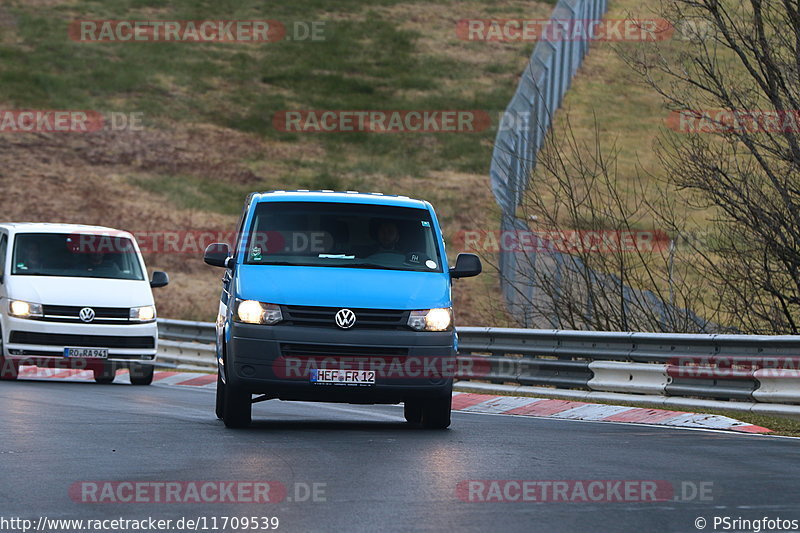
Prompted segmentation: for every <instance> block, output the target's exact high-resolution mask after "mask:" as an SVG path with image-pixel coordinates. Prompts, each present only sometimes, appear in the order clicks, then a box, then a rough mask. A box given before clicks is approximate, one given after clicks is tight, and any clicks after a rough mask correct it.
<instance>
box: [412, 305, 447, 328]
mask: <svg viewBox="0 0 800 533" xmlns="http://www.w3.org/2000/svg"><path fill="white" fill-rule="evenodd" d="M408 325H409V327H411V328H412V329H415V330H417V331H450V330H451V329H453V309H452V308H450V307H447V308H438V309H423V310H420V311H411V314H410V315H409V317H408Z"/></svg>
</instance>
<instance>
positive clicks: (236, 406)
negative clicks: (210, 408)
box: [222, 383, 253, 428]
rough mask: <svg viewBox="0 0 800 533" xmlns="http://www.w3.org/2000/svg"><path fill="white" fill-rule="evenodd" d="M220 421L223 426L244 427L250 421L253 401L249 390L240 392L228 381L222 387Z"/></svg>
mask: <svg viewBox="0 0 800 533" xmlns="http://www.w3.org/2000/svg"><path fill="white" fill-rule="evenodd" d="M223 398H224V400H223V402H224V403H223V405H222V421H223V422H225V427H229V428H246V427H247V426H249V425H250V422H251V421H252V418H251V417H252V411H253V402H252V395H251V394H250V393H249V392H242V391H240V390H239V389H237V388H236V387H234V386H233V385H231V384H230V383H228V384H226V385H225V387H224V389H223Z"/></svg>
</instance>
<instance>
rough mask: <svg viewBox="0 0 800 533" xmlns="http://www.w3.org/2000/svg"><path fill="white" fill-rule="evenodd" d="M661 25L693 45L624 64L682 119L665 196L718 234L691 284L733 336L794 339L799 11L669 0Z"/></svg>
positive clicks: (792, 6) (799, 240) (699, 251)
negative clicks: (705, 292) (701, 287)
mask: <svg viewBox="0 0 800 533" xmlns="http://www.w3.org/2000/svg"><path fill="white" fill-rule="evenodd" d="M663 16H664V17H665V18H667V19H668V20H670V21H671V22H672V23H673V26H675V27H677V28H681V29H683V31H684V33H685V34H687V35H689V36H690V37H691V38H692V39H691V40H690V42H687V43H686V45H685V46H684V47H683V48H682V49H681V50H680V51H679V52H678V53H677V54H674V53H670V54H667V53H665V52H664V51H663V50H662V49H660V48H658V47H641V48H640V49H638V50H637V51H636V53H633V54H627V55H626V60H627V61H628V63H629V65H630V66H632V67H633V69H634V70H635V71H636V72H637V73H638V74H639V75H640V76H641V78H642V80H643V81H644V83H646V84H647V85H648V86H650V87H651V88H653V89H654V90H656V91H657V92H658V93H659V94H660V95H661V96H662V97H663V98H664V100H665V102H666V104H667V106H668V108H669V109H671V110H672V111H673V112H674V113H677V114H678V115H677V116H678V117H679V120H678V122H677V125H678V128H677V129H679V130H680V131H679V132H678V133H667V134H665V135H664V136H663V138H662V140H661V142H660V144H659V147H658V154H659V157H660V160H661V162H662V164H663V166H664V168H665V170H666V176H668V185H669V186H671V188H673V189H674V190H676V191H679V192H681V193H682V198H683V199H684V200H685V202H686V205H687V206H688V207H691V208H693V209H697V210H701V211H702V212H705V213H707V217H708V218H709V219H710V221H711V223H712V224H713V230H714V233H715V238H714V239H713V241H712V242H711V243H710V246H694V247H693V254H694V256H695V258H696V261H695V262H694V264H693V265H694V273H693V275H694V276H698V277H701V278H703V279H704V280H705V283H707V284H711V285H712V286H713V287H715V294H712V295H710V297H713V298H716V299H718V301H719V302H720V311H721V315H720V317H721V318H722V319H723V320H724V322H725V323H726V324H728V325H729V326H731V327H734V328H736V329H737V330H741V331H745V332H753V333H795V334H796V333H800V195H798V191H800V172H798V165H800V139H799V138H798V136H799V135H800V125H799V124H800V120H798V119H799V118H800V85H798V72H800V50H798V47H799V46H800V10H799V8H798V4H797V2H796V1H790V0H783V1H766V2H765V1H762V0H749V1H747V2H744V3H741V4H739V3H735V2H734V3H731V2H719V1H718V0H665V3H664V4H663ZM662 198H663V195H662ZM653 205H654V207H655V206H656V205H657V203H654V204H653ZM654 212H655V213H656V214H663V213H664V212H663V211H660V210H658V209H654ZM661 222H662V223H664V224H666V225H667V226H671V227H673V229H675V230H677V229H678V228H676V227H674V226H676V225H675V224H674V222H675V221H674V220H670V218H669V217H664V216H662V217H661Z"/></svg>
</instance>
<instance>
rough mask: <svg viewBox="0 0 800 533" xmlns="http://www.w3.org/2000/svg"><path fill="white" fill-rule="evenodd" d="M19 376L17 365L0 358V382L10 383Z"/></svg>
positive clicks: (10, 360)
mask: <svg viewBox="0 0 800 533" xmlns="http://www.w3.org/2000/svg"><path fill="white" fill-rule="evenodd" d="M18 376H19V363H18V362H16V361H14V360H12V359H6V358H5V357H2V356H0V380H3V381H12V380H15V379H17V377H18Z"/></svg>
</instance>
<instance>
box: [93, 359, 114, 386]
mask: <svg viewBox="0 0 800 533" xmlns="http://www.w3.org/2000/svg"><path fill="white" fill-rule="evenodd" d="M92 372H93V373H94V381H95V383H100V384H101V385H109V384H111V383H114V378H116V377H117V369H116V368H114V367H113V366H111V365H110V364H108V363H105V364H103V366H101V367H99V368H94V369H92Z"/></svg>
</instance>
